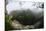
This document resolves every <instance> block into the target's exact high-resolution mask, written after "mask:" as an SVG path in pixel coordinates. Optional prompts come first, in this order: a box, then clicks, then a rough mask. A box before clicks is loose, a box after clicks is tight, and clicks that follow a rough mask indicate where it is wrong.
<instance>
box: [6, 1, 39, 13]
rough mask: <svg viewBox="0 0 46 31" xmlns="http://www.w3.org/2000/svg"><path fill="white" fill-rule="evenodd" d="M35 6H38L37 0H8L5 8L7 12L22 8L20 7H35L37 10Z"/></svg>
mask: <svg viewBox="0 0 46 31" xmlns="http://www.w3.org/2000/svg"><path fill="white" fill-rule="evenodd" d="M37 6H39V2H38V0H37V1H34V0H8V4H7V6H6V9H7V11H8V13H10V12H11V11H13V10H22V9H31V10H32V9H35V8H36V9H35V10H37Z"/></svg>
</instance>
